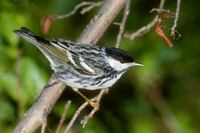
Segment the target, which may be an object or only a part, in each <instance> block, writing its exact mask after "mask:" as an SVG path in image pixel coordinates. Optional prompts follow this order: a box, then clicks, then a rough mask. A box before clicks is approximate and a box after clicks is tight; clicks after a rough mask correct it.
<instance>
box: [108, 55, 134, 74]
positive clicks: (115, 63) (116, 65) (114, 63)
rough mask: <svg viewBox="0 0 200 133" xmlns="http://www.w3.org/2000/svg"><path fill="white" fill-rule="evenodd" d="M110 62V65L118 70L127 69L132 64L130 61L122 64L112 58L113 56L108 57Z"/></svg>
mask: <svg viewBox="0 0 200 133" xmlns="http://www.w3.org/2000/svg"><path fill="white" fill-rule="evenodd" d="M108 62H109V64H110V66H111V67H112V68H113V69H115V70H117V71H121V70H124V69H127V68H128V67H129V66H130V64H129V63H124V64H122V63H120V62H119V61H117V60H115V59H112V58H108Z"/></svg>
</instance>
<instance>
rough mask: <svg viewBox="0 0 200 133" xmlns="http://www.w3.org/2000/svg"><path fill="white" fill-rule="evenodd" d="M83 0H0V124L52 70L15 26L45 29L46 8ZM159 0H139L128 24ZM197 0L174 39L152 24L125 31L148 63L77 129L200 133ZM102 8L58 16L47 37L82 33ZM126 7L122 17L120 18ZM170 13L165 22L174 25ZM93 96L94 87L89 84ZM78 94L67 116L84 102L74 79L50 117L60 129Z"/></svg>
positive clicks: (185, 7)
mask: <svg viewBox="0 0 200 133" xmlns="http://www.w3.org/2000/svg"><path fill="white" fill-rule="evenodd" d="M80 2H81V1H80V0H57V1H55V0H48V1H41V0H32V1H30V0H1V1H0V54H1V56H0V129H1V131H3V132H11V131H12V130H13V128H14V127H15V125H16V124H17V122H18V121H19V120H20V118H21V117H22V116H23V114H24V113H25V112H26V110H27V109H28V108H29V107H30V106H31V105H32V104H33V102H34V101H35V99H36V98H37V96H38V95H39V93H40V92H41V89H42V88H43V86H44V85H45V84H46V83H47V81H48V79H49V77H50V75H51V74H52V71H51V69H50V67H49V64H48V62H47V60H46V59H45V57H44V56H43V55H42V54H41V53H40V51H39V50H38V49H37V48H35V47H34V46H32V45H30V44H28V43H27V42H25V41H24V40H22V39H19V38H18V37H17V36H16V35H15V34H14V33H13V32H12V31H13V30H14V29H17V28H19V27H22V26H24V27H28V28H30V29H32V30H33V31H34V32H35V33H38V34H40V35H42V34H41V28H40V21H41V18H42V17H43V16H46V15H48V14H51V15H52V14H64V13H67V12H69V11H71V10H72V9H73V7H74V6H75V5H76V4H78V3H80ZM158 4H159V1H145V0H143V1H141V0H133V1H132V4H131V10H130V15H129V17H128V21H127V25H126V30H127V31H134V30H136V29H137V28H139V27H141V26H143V25H144V24H147V23H148V22H150V21H151V20H152V18H153V17H154V16H155V14H154V13H152V14H150V13H149V11H150V10H151V9H152V8H156V7H158ZM198 5H199V1H197V0H196V1H182V4H181V12H180V19H179V21H178V28H177V30H178V31H179V32H180V33H181V34H182V36H181V38H180V39H179V40H176V41H174V47H173V48H169V47H168V46H167V45H166V43H165V42H164V41H163V40H162V39H161V38H160V37H158V36H157V35H156V34H155V32H154V31H153V30H152V31H150V32H149V33H148V34H146V35H144V36H142V37H140V38H137V39H135V40H133V41H131V40H128V39H123V40H122V42H121V46H120V48H122V49H124V50H126V51H128V52H130V53H131V54H132V55H133V57H134V58H135V59H136V60H138V61H139V62H141V63H143V64H144V65H145V66H144V67H137V68H132V69H130V70H129V71H128V72H127V73H126V74H125V75H124V76H123V77H122V79H121V80H120V81H119V82H117V84H115V85H114V86H113V87H112V88H111V89H110V92H109V94H107V95H105V97H104V98H103V100H102V102H101V106H100V110H99V111H98V112H97V114H95V116H94V117H93V119H92V120H90V121H89V123H88V124H87V125H86V127H85V128H84V129H82V128H81V125H80V124H79V123H78V121H79V120H81V117H82V116H84V114H86V113H88V112H89V111H90V108H88V109H87V110H85V111H84V112H83V114H82V115H81V116H80V118H79V119H78V121H77V122H76V124H75V125H74V127H73V130H74V131H77V132H85V133H102V132H111V131H112V132H116V133H123V132H124V133H156V132H157V133H160V132H162V133H168V132H174V133H177V132H181V133H197V132H199V131H200V126H199V123H200V87H199V86H200V59H199V58H200V45H199V36H200V30H199V22H198V20H199V18H200V16H199V10H198V9H199V7H198ZM165 9H170V10H171V11H175V9H176V1H167V2H166V5H165ZM97 10H98V8H97V9H93V10H92V11H90V12H88V13H86V14H85V15H80V13H76V14H75V15H73V16H71V17H69V18H67V19H64V20H60V21H56V22H54V23H53V25H52V27H51V29H50V31H49V34H48V37H49V38H66V39H69V40H76V38H77V37H78V36H79V35H80V33H81V32H82V30H83V28H84V27H85V26H86V24H87V23H88V22H89V20H90V19H91V18H92V17H93V16H94V15H95V13H96V11H97ZM121 17H122V13H121V14H120V15H119V16H118V18H117V19H116V21H120V19H121ZM171 24H172V20H168V21H167V22H165V25H166V26H167V27H170V25H171ZM118 28H119V27H118V26H116V25H111V26H110V27H109V29H108V31H107V32H106V33H105V34H104V36H103V37H102V39H101V40H100V41H99V43H98V44H100V45H102V46H114V44H115V41H116V36H117V33H118ZM84 93H85V94H86V95H88V97H90V96H93V95H94V94H96V93H97V92H96V91H84ZM69 99H71V100H72V105H71V106H70V109H69V112H68V115H67V122H68V121H69V120H70V118H71V117H72V115H73V113H74V111H75V110H76V109H77V107H78V106H80V104H81V103H82V102H83V99H82V98H80V97H79V96H78V95H77V94H75V93H74V92H73V91H72V90H71V89H70V88H69V87H67V88H66V90H65V92H64V93H63V94H62V97H61V98H60V99H59V101H58V102H57V103H56V105H55V107H54V108H53V111H52V113H51V114H50V115H49V117H48V127H49V128H50V129H51V130H53V131H55V128H56V126H57V124H58V121H59V119H60V116H61V114H62V111H63V108H64V104H65V103H66V102H67V100H69Z"/></svg>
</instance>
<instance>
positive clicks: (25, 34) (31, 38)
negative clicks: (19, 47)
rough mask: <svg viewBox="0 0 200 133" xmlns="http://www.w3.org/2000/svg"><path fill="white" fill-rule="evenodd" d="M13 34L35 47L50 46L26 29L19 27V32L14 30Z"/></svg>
mask: <svg viewBox="0 0 200 133" xmlns="http://www.w3.org/2000/svg"><path fill="white" fill-rule="evenodd" d="M14 32H15V33H16V34H17V35H19V36H20V37H22V38H24V39H25V40H27V41H28V42H30V43H33V44H34V45H36V46H39V45H42V44H50V43H49V41H48V40H46V39H44V38H41V37H40V36H37V35H35V34H34V33H33V32H32V31H30V30H29V29H28V28H25V27H21V29H19V30H14Z"/></svg>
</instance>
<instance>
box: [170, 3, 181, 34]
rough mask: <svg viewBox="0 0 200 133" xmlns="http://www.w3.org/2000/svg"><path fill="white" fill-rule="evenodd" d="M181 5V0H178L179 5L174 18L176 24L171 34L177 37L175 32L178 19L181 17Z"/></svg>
mask: <svg viewBox="0 0 200 133" xmlns="http://www.w3.org/2000/svg"><path fill="white" fill-rule="evenodd" d="M180 5H181V0H177V5H176V14H175V19H174V24H173V26H172V28H171V36H173V38H175V32H176V27H177V21H178V18H179V13H180Z"/></svg>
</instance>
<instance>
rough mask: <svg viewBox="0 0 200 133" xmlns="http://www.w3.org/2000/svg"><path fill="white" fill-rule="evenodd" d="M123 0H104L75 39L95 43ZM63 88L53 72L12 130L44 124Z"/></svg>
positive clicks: (32, 128)
mask: <svg viewBox="0 0 200 133" xmlns="http://www.w3.org/2000/svg"><path fill="white" fill-rule="evenodd" d="M125 2H126V0H106V1H105V2H104V3H103V5H102V7H101V9H100V11H99V12H98V14H97V15H96V16H95V17H94V18H93V19H92V20H91V21H90V23H89V25H87V27H86V28H85V29H84V31H83V33H82V34H81V36H80V38H79V39H77V41H78V42H80V43H86V44H95V43H97V41H98V40H99V39H100V38H101V36H102V35H103V33H104V32H105V31H106V29H107V28H108V26H109V25H110V24H111V23H112V21H113V20H114V18H115V17H116V15H117V14H118V13H119V11H120V9H121V8H122V7H123V6H124V4H125ZM64 88H65V85H64V84H63V83H62V82H61V81H59V79H58V77H56V75H55V74H53V75H52V77H51V78H50V80H49V82H48V85H47V86H46V87H45V88H44V89H43V91H42V92H41V94H40V96H39V97H38V99H37V101H36V102H35V103H34V104H33V105H32V107H31V108H30V109H29V110H28V111H27V113H26V114H25V115H24V117H23V118H22V119H21V121H20V122H19V123H18V125H17V126H16V128H15V130H14V132H15V133H22V132H23V133H27V132H28V133H32V132H34V131H35V130H36V129H37V128H39V127H40V126H41V125H45V124H46V121H47V116H48V114H49V113H50V111H51V110H52V107H53V106H54V104H55V103H56V101H57V100H58V98H59V97H60V96H61V94H62V92H63V91H64Z"/></svg>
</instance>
